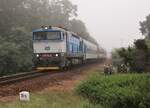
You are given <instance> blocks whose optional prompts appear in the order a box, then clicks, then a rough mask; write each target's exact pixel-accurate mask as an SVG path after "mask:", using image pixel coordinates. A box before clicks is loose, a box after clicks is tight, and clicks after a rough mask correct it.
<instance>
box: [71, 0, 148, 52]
mask: <svg viewBox="0 0 150 108" xmlns="http://www.w3.org/2000/svg"><path fill="white" fill-rule="evenodd" d="M71 1H72V2H73V3H74V4H77V5H78V15H79V16H78V18H79V19H81V20H83V21H84V22H85V24H86V26H87V28H88V30H89V32H90V34H91V35H92V36H93V37H94V38H95V39H96V40H97V41H98V42H99V44H100V45H101V46H102V47H104V48H105V49H106V50H107V51H108V52H110V51H111V49H113V48H118V47H126V46H128V45H132V43H133V42H134V40H135V39H138V38H143V36H142V34H141V33H140V31H139V28H140V26H139V22H140V21H143V20H144V19H145V17H146V16H147V15H148V14H150V0H71Z"/></svg>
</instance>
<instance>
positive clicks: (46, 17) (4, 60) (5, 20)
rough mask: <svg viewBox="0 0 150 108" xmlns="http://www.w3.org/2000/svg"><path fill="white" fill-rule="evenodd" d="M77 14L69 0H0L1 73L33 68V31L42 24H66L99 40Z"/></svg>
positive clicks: (83, 35)
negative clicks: (91, 34)
mask: <svg viewBox="0 0 150 108" xmlns="http://www.w3.org/2000/svg"><path fill="white" fill-rule="evenodd" d="M77 16H78V14H77V6H76V5H74V4H72V2H70V1H69V0H0V76H2V75H6V74H12V73H16V72H22V71H29V70H31V68H32V53H33V51H32V33H31V31H32V30H33V29H35V28H39V27H41V26H42V25H46V26H49V25H52V26H62V27H65V28H68V29H69V30H71V31H73V32H75V33H77V34H79V35H80V36H82V37H83V38H85V39H87V40H91V41H92V42H94V43H96V41H95V40H94V39H93V38H92V37H91V36H90V34H89V33H88V31H87V29H86V26H85V24H84V22H83V21H81V20H79V19H77V18H76V17H77Z"/></svg>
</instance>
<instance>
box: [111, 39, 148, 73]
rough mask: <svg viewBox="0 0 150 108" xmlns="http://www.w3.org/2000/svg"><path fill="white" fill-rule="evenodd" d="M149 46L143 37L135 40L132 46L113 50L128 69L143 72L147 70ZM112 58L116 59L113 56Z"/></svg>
mask: <svg viewBox="0 0 150 108" xmlns="http://www.w3.org/2000/svg"><path fill="white" fill-rule="evenodd" d="M149 52H150V50H149V48H148V45H147V43H146V41H145V39H138V40H135V42H134V46H133V47H130V46H129V47H128V48H120V49H117V50H115V53H117V54H118V55H119V56H118V58H120V59H122V63H123V64H124V65H125V66H127V67H129V68H130V71H134V72H144V71H149V68H148V67H149V59H148V58H149ZM113 59H116V58H114V57H113Z"/></svg>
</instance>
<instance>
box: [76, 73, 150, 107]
mask: <svg viewBox="0 0 150 108" xmlns="http://www.w3.org/2000/svg"><path fill="white" fill-rule="evenodd" d="M149 91H150V76H149V75H144V74H142V75H139V74H126V75H114V76H101V75H97V74H96V75H94V76H92V77H91V78H89V79H88V80H86V81H84V82H83V83H82V84H80V85H79V87H78V88H77V93H78V94H79V95H81V96H83V97H85V98H87V99H89V100H90V102H92V103H96V104H101V105H102V106H103V107H106V108H149V107H150V103H149V102H150V93H149Z"/></svg>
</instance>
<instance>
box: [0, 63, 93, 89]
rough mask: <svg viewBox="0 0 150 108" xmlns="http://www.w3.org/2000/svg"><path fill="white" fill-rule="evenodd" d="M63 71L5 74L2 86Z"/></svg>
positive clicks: (78, 66)
mask: <svg viewBox="0 0 150 108" xmlns="http://www.w3.org/2000/svg"><path fill="white" fill-rule="evenodd" d="M90 64H93V63H88V64H84V65H76V66H73V67H72V68H71V69H69V70H67V71H73V70H76V69H77V68H81V67H87V66H88V65H90ZM61 72H66V71H61ZM61 72H60V71H53V72H45V71H44V72H42V71H32V72H26V73H20V74H14V75H9V76H4V77H0V86H3V85H9V84H12V83H14V82H19V81H23V80H27V79H32V78H36V77H40V76H44V75H50V74H56V73H61Z"/></svg>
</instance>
